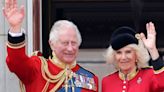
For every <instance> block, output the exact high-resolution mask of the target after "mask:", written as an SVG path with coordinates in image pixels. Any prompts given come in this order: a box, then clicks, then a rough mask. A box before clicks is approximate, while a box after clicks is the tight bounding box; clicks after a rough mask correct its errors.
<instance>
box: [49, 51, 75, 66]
mask: <svg viewBox="0 0 164 92" xmlns="http://www.w3.org/2000/svg"><path fill="white" fill-rule="evenodd" d="M49 59H50V61H51V62H52V63H53V64H55V65H56V66H58V67H60V68H62V69H65V68H69V69H72V68H74V67H75V66H76V61H73V63H71V64H66V63H64V62H62V61H60V60H59V59H58V58H57V57H56V55H55V53H54V52H52V58H50V57H49Z"/></svg>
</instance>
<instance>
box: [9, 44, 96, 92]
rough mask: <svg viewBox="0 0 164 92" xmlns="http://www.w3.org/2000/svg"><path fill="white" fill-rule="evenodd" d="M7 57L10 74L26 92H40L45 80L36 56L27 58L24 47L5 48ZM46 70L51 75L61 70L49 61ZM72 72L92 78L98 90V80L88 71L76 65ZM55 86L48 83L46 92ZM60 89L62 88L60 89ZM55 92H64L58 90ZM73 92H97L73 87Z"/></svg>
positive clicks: (39, 61)
mask: <svg viewBox="0 0 164 92" xmlns="http://www.w3.org/2000/svg"><path fill="white" fill-rule="evenodd" d="M7 51H8V56H7V59H6V62H7V65H8V67H9V69H10V71H11V72H14V73H15V74H16V75H17V76H18V78H19V79H20V80H21V81H22V82H23V83H24V85H25V88H26V92H42V89H43V87H44V86H45V84H46V80H45V79H44V78H43V76H42V73H41V60H40V58H39V57H38V56H32V57H28V56H27V55H26V54H25V47H20V48H16V49H14V48H11V47H7ZM47 63H48V69H49V71H50V73H51V74H53V75H56V74H58V73H59V72H60V71H61V70H62V69H61V68H59V67H57V66H56V65H54V64H53V63H52V62H50V60H48V61H47ZM72 71H73V72H75V73H76V72H77V73H80V72H81V71H82V73H84V74H85V75H88V76H90V77H92V78H94V82H95V84H96V87H97V88H98V78H97V76H95V75H94V74H92V73H90V72H89V71H87V70H85V69H83V68H82V67H80V66H79V65H78V64H77V65H76V66H75V67H74V68H73V69H72ZM54 85H55V84H52V83H50V85H49V87H48V90H47V92H49V91H50V90H51V89H52V88H53V87H54ZM60 89H62V87H60ZM57 92H64V91H62V90H58V91H57ZM75 92H98V89H97V91H92V90H89V89H86V88H83V87H81V88H80V87H75Z"/></svg>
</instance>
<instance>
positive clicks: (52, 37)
mask: <svg viewBox="0 0 164 92" xmlns="http://www.w3.org/2000/svg"><path fill="white" fill-rule="evenodd" d="M70 27H72V28H74V29H75V32H76V34H77V39H78V45H79V46H80V44H81V42H82V38H81V34H80V32H79V29H78V28H77V26H76V25H75V24H74V23H73V22H71V21H68V20H58V21H56V22H55V23H54V25H53V26H52V28H51V30H50V34H49V41H52V42H56V41H58V38H59V32H60V31H62V30H65V29H67V28H70Z"/></svg>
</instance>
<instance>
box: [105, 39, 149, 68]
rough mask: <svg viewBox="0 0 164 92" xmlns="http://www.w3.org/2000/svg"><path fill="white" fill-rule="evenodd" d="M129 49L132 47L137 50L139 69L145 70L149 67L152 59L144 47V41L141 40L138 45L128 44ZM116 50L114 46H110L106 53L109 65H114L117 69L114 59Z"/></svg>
mask: <svg viewBox="0 0 164 92" xmlns="http://www.w3.org/2000/svg"><path fill="white" fill-rule="evenodd" d="M126 46H128V47H131V48H133V49H134V50H135V52H136V55H137V67H138V68H144V67H148V61H149V59H150V56H149V53H148V50H147V49H146V48H145V47H144V44H143V42H142V40H139V43H138V45H137V44H128V45H126ZM115 52H116V50H114V49H113V48H112V46H109V47H108V49H107V51H106V53H105V59H106V61H107V63H111V64H113V65H114V66H115V67H116V68H118V67H117V64H116V61H115V58H114V55H115Z"/></svg>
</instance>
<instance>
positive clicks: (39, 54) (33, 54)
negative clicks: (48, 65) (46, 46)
mask: <svg viewBox="0 0 164 92" xmlns="http://www.w3.org/2000/svg"><path fill="white" fill-rule="evenodd" d="M32 56H42V53H41V52H40V51H34V52H33V53H32Z"/></svg>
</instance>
